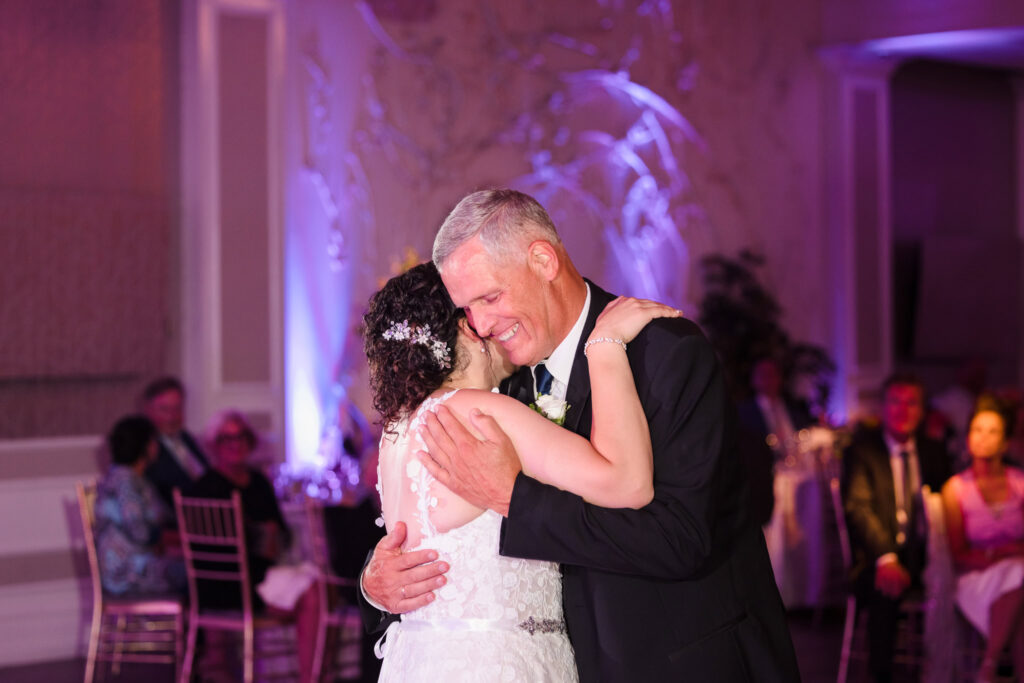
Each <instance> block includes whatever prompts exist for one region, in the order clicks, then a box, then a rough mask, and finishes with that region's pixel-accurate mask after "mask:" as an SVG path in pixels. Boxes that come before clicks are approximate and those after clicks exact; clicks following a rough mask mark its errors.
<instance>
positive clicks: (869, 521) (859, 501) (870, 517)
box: [843, 449, 898, 560]
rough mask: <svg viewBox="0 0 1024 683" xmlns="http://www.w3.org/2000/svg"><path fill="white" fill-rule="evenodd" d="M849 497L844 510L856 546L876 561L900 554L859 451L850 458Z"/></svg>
mask: <svg viewBox="0 0 1024 683" xmlns="http://www.w3.org/2000/svg"><path fill="white" fill-rule="evenodd" d="M847 457H848V458H849V465H848V469H847V475H846V476H847V484H846V497H845V499H844V503H843V507H844V508H845V511H846V518H847V520H848V522H849V526H850V533H851V535H852V536H853V537H854V543H855V544H856V545H859V546H861V547H863V548H864V549H865V550H866V552H867V553H868V554H869V555H870V558H871V560H876V559H878V558H879V557H881V556H882V555H885V554H886V553H894V552H896V551H897V550H898V548H897V547H896V544H895V542H894V539H893V538H892V534H891V533H890V531H889V529H887V528H886V525H885V524H884V523H883V522H882V520H881V518H880V517H879V516H878V513H877V512H876V511H875V507H876V506H875V500H874V499H875V496H877V495H878V494H877V492H876V491H875V486H874V482H873V478H872V476H871V472H870V464H869V463H868V462H867V456H866V455H865V454H864V453H862V452H859V451H858V450H856V449H851V452H850V453H849V455H848V456H847Z"/></svg>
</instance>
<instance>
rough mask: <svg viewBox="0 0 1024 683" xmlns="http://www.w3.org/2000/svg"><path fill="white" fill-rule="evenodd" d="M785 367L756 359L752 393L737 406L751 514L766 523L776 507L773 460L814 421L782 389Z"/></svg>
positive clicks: (751, 385) (782, 455)
mask: <svg viewBox="0 0 1024 683" xmlns="http://www.w3.org/2000/svg"><path fill="white" fill-rule="evenodd" d="M782 384H783V382H782V370H781V368H780V367H779V363H778V361H776V360H775V359H774V358H772V357H770V356H766V357H763V358H760V359H759V360H757V361H755V363H754V367H753V369H752V370H751V373H750V389H751V392H752V395H751V396H750V397H749V398H747V399H746V400H743V401H740V402H739V403H738V404H737V405H736V415H737V417H738V418H739V429H738V430H737V444H738V448H739V450H740V453H742V454H743V460H744V467H745V469H746V471H747V481H748V482H749V490H750V500H749V503H750V505H749V508H750V513H751V515H753V517H754V519H756V520H757V522H758V523H759V524H760V525H761V526H764V525H765V524H767V523H768V522H769V521H770V520H771V517H772V510H773V509H774V507H775V492H774V479H775V477H774V465H775V463H774V461H775V460H776V459H778V458H784V457H785V456H786V449H787V448H792V447H794V446H795V444H796V434H797V433H798V432H799V431H800V430H801V429H804V428H806V427H809V426H811V425H812V424H813V423H814V420H813V419H812V418H811V415H810V413H809V412H808V411H807V408H806V407H805V406H804V405H803V404H801V403H800V402H799V401H797V400H796V399H793V398H792V397H789V396H787V395H785V393H784V392H783V391H782Z"/></svg>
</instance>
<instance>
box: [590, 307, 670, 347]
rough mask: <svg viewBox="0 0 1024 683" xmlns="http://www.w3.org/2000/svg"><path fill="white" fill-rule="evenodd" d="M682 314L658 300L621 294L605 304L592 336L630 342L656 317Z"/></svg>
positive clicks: (593, 337) (592, 337)
mask: <svg viewBox="0 0 1024 683" xmlns="http://www.w3.org/2000/svg"><path fill="white" fill-rule="evenodd" d="M682 315H683V313H682V311H680V310H678V309H676V308H672V307H671V306H666V305H665V304H659V303H658V302H657V301H651V300H650V299H634V298H633V297H629V296H620V297H618V298H617V299H615V300H614V301H612V302H611V303H610V304H608V305H607V306H605V307H604V310H603V311H601V314H600V315H599V316H597V322H596V323H595V325H594V330H593V332H591V333H590V338H591V339H599V338H607V339H621V340H622V341H624V342H630V341H632V340H633V339H634V338H635V337H636V335H638V334H640V330H642V329H644V327H645V326H646V325H647V323H649V322H651V321H652V320H654V319H655V318H678V317H680V316H682Z"/></svg>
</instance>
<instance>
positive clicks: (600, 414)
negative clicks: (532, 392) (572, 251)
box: [363, 262, 680, 683]
mask: <svg viewBox="0 0 1024 683" xmlns="http://www.w3.org/2000/svg"><path fill="white" fill-rule="evenodd" d="M679 315H680V313H679V311H677V310H675V309H673V308H669V307H667V306H663V305H661V304H657V303H654V302H651V301H645V300H638V299H627V298H619V299H617V300H616V301H614V302H613V303H612V304H610V305H609V306H608V307H606V308H605V310H604V311H603V312H602V313H601V315H600V317H599V318H598V320H597V324H596V326H595V327H594V330H593V332H592V333H591V335H590V340H591V341H593V342H594V343H592V344H588V348H587V360H588V366H589V372H590V380H591V387H592V403H593V418H594V419H593V423H594V429H593V438H592V441H587V440H586V439H584V438H583V437H581V436H578V435H576V434H574V433H572V432H570V431H569V430H567V429H563V428H561V427H559V426H558V425H557V424H556V422H557V421H558V419H557V418H558V417H559V415H558V413H559V412H560V413H561V414H563V415H564V410H565V409H566V406H564V405H562V406H551V405H550V403H551V401H550V400H549V399H550V398H551V397H546V396H545V397H540V396H538V400H537V402H536V403H535V404H534V405H532V406H529V407H527V406H526V405H524V404H522V403H520V402H518V401H516V400H514V399H512V398H510V397H508V396H504V395H502V394H499V393H496V392H497V386H498V383H499V382H500V381H501V380H502V379H504V378H505V377H506V376H508V375H509V374H510V373H511V371H512V370H513V367H512V366H511V364H510V363H508V361H506V360H505V359H504V358H503V357H502V356H501V354H500V353H499V352H498V350H497V349H496V348H495V346H493V345H492V343H491V342H490V341H488V340H482V339H481V338H480V337H479V336H477V335H476V333H475V332H474V331H473V328H472V327H471V325H470V324H469V321H468V320H467V319H466V316H465V313H464V311H463V310H462V309H458V308H455V306H454V305H453V304H452V302H451V299H450V298H449V297H448V293H447V291H446V290H445V288H444V284H443V283H442V281H441V277H440V275H439V274H438V272H437V269H436V268H435V267H434V265H433V264H432V263H429V262H428V263H423V264H420V265H418V266H416V267H414V268H412V269H410V270H409V271H407V272H406V273H404V274H402V275H399V276H397V277H394V278H392V279H391V280H389V281H388V283H387V284H386V285H385V286H384V287H383V288H382V289H381V290H380V291H379V292H377V293H376V294H374V295H373V297H372V298H371V299H370V305H369V309H368V311H367V313H366V315H365V316H364V318H363V323H364V331H363V335H364V348H365V351H366V356H367V360H368V364H369V368H370V385H371V388H372V390H373V395H374V407H375V408H376V409H377V410H378V411H379V412H380V414H381V417H382V420H383V423H384V434H383V436H382V438H381V444H380V464H379V472H378V482H379V483H378V489H379V491H380V495H381V501H382V512H383V517H384V522H385V524H386V525H387V528H388V530H389V531H390V530H392V529H393V528H394V526H395V524H396V523H398V522H404V523H405V524H406V526H407V529H408V533H407V537H406V540H405V544H404V545H403V550H412V549H426V548H431V549H434V550H436V551H437V552H438V554H439V556H441V557H442V558H443V559H444V560H445V561H446V562H448V564H449V565H450V567H451V569H450V570H449V572H448V573H447V574H446V585H444V586H443V587H442V588H441V589H440V590H438V591H437V598H436V600H434V601H433V602H431V603H430V604H428V605H426V606H425V607H422V608H420V609H417V610H414V611H412V612H408V613H406V614H404V615H402V617H401V621H396V622H394V623H393V624H392V625H391V627H390V628H389V629H388V632H387V634H386V635H385V639H383V642H382V644H381V646H380V647H379V650H380V652H381V653H382V654H383V657H384V663H383V667H382V669H381V676H380V680H381V681H403V682H407V681H429V682H430V683H437V682H438V681H443V682H444V683H451V682H452V681H463V680H465V681H481V680H488V681H523V680H528V681H575V680H576V679H577V676H576V667H575V663H574V661H573V654H572V648H571V645H570V644H569V638H568V635H567V634H566V629H565V622H564V621H563V619H562V595H561V574H560V571H559V567H558V565H557V564H554V563H551V562H542V561H538V560H524V559H519V558H512V557H502V556H500V555H499V554H498V540H499V529H500V525H501V517H500V516H499V515H498V514H497V513H495V512H493V511H491V510H481V509H479V508H476V507H474V506H472V505H470V504H469V503H468V502H466V501H465V500H463V499H461V498H459V497H458V496H456V495H455V494H454V493H452V492H451V491H449V490H448V489H446V488H445V487H444V486H443V485H442V484H440V482H438V481H436V480H434V479H433V477H431V476H430V474H429V473H428V472H427V470H426V468H424V467H423V466H422V465H421V464H420V461H419V460H418V458H417V456H416V453H417V451H420V450H426V445H425V443H424V440H423V438H422V437H421V435H420V432H419V428H420V427H421V425H422V418H423V415H424V414H425V411H428V410H436V408H437V406H439V405H441V404H442V403H444V404H445V406H447V407H448V408H449V409H450V410H451V411H452V412H453V413H454V414H455V415H457V416H459V417H460V418H462V420H463V421H464V422H466V423H467V424H468V419H467V416H468V415H469V414H470V412H471V411H474V410H479V411H481V412H483V413H485V414H487V415H490V416H492V417H493V418H494V419H495V420H496V421H497V422H498V424H499V425H500V426H501V428H502V429H503V430H504V431H505V432H506V433H507V434H508V435H509V437H510V438H511V440H512V442H513V444H514V446H515V448H516V451H517V452H518V453H519V455H520V458H521V460H522V466H523V470H524V472H526V473H527V474H528V475H530V476H531V477H534V478H536V479H539V480H541V481H544V482H547V483H550V484H553V485H555V486H558V487H560V488H562V489H565V490H568V491H572V492H573V493H576V494H578V495H580V496H582V497H583V498H585V499H586V500H587V501H589V502H591V503H594V504H595V505H600V506H603V507H631V508H640V507H643V506H644V505H646V504H647V503H649V502H650V501H651V499H652V497H653V495H654V488H653V465H652V455H651V453H652V451H651V440H650V434H649V433H648V428H647V420H646V418H645V416H644V412H643V409H642V407H641V405H640V400H639V398H638V397H637V393H636V387H635V386H634V383H633V376H632V373H631V371H630V367H629V362H628V360H627V357H626V353H625V351H624V348H625V347H624V344H620V343H616V342H618V341H620V340H621V341H622V342H629V341H631V340H632V339H633V338H634V337H635V336H636V334H637V333H638V332H639V331H640V330H641V329H642V328H643V327H644V326H645V325H646V324H647V323H648V322H650V321H651V320H652V319H653V318H656V317H676V316H679ZM556 403H557V402H556ZM531 408H532V409H531ZM552 408H554V410H555V412H552ZM542 409H545V412H546V413H547V415H549V416H551V417H550V419H549V418H548V417H545V416H544V415H542V414H541V410H542Z"/></svg>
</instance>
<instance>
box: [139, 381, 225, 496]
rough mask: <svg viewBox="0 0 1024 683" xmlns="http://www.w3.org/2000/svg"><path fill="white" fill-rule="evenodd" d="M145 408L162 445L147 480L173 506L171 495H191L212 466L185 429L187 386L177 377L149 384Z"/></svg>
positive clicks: (144, 395) (143, 393) (147, 471)
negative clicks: (200, 478)
mask: <svg viewBox="0 0 1024 683" xmlns="http://www.w3.org/2000/svg"><path fill="white" fill-rule="evenodd" d="M142 409H143V412H144V413H145V414H146V417H148V418H149V419H150V420H152V422H153V424H155V425H156V428H157V432H158V433H159V439H158V442H159V445H160V452H159V453H158V454H157V457H156V460H154V461H153V463H152V464H151V465H150V466H149V467H148V468H147V469H146V477H147V478H148V479H149V480H150V481H151V482H153V485H154V486H156V488H157V490H158V491H159V492H160V495H161V496H162V497H163V499H164V500H165V501H167V504H168V505H169V506H173V501H172V499H171V492H172V491H173V490H174V489H175V488H179V489H181V492H182V493H183V494H185V495H189V494H190V493H191V492H192V487H193V486H194V484H195V482H196V481H197V480H198V479H199V477H201V476H202V475H203V473H204V472H206V470H207V468H208V467H209V462H208V461H207V460H206V455H205V454H203V450H202V449H201V448H200V447H199V444H198V443H196V440H195V439H194V438H193V437H192V435H191V434H189V433H188V432H187V431H185V429H184V426H183V423H184V415H185V387H184V386H182V384H181V381H179V380H178V378H176V377H161V378H160V379H157V380H154V381H152V382H150V383H149V385H148V386H147V387H146V389H145V390H144V391H143V392H142Z"/></svg>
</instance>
